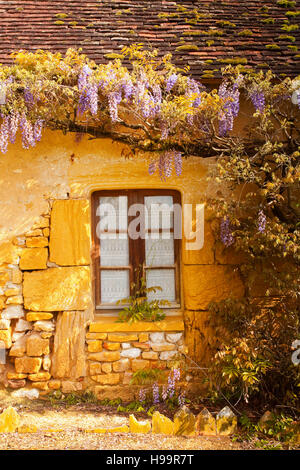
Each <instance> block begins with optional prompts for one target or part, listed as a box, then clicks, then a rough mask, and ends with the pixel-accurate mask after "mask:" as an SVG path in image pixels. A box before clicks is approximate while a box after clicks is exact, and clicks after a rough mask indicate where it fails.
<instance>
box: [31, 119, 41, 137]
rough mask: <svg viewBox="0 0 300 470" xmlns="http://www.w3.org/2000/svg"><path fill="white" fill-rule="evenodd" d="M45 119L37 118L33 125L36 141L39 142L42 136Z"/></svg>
mask: <svg viewBox="0 0 300 470" xmlns="http://www.w3.org/2000/svg"><path fill="white" fill-rule="evenodd" d="M42 129H43V120H42V119H37V120H36V121H35V123H34V126H33V138H34V140H35V141H36V142H39V141H40V140H41V138H42Z"/></svg>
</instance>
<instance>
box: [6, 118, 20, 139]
mask: <svg viewBox="0 0 300 470" xmlns="http://www.w3.org/2000/svg"><path fill="white" fill-rule="evenodd" d="M19 119H20V116H19V113H13V114H12V115H11V116H10V121H9V141H10V143H11V144H14V143H15V141H16V135H17V132H18V126H19Z"/></svg>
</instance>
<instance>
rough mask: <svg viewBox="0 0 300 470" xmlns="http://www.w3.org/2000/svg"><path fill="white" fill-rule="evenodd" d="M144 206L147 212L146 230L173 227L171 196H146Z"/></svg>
mask: <svg viewBox="0 0 300 470" xmlns="http://www.w3.org/2000/svg"><path fill="white" fill-rule="evenodd" d="M145 206H146V209H147V211H148V221H147V220H146V228H148V230H150V229H158V228H172V227H173V211H171V207H172V206H173V197H172V196H146V197H145Z"/></svg>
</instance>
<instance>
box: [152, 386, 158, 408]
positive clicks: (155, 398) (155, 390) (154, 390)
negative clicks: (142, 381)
mask: <svg viewBox="0 0 300 470" xmlns="http://www.w3.org/2000/svg"><path fill="white" fill-rule="evenodd" d="M152 394H153V404H154V405H158V403H159V387H158V385H157V383H155V384H153V386H152Z"/></svg>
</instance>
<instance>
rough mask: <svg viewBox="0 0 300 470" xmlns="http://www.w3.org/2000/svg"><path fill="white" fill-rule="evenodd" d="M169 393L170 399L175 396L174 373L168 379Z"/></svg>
mask: <svg viewBox="0 0 300 470" xmlns="http://www.w3.org/2000/svg"><path fill="white" fill-rule="evenodd" d="M167 393H168V397H169V398H173V396H174V394H175V379H174V375H173V374H172V373H170V374H169V377H168V388H167Z"/></svg>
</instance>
